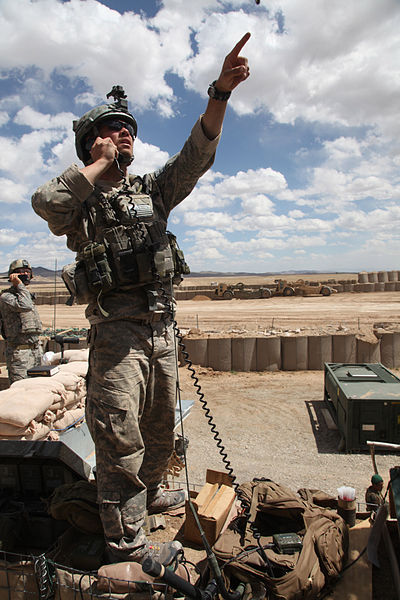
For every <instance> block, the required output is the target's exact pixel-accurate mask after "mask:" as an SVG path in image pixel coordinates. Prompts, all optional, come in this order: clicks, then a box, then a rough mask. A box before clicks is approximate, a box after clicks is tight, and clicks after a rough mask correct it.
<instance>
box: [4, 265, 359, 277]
mask: <svg viewBox="0 0 400 600" xmlns="http://www.w3.org/2000/svg"><path fill="white" fill-rule="evenodd" d="M33 272H34V275H35V277H37V278H39V277H40V278H43V279H54V270H52V269H46V268H45V267H33ZM61 272H62V271H61V269H59V270H57V276H59V277H61ZM318 273H321V271H312V270H304V271H266V272H264V273H250V272H247V271H194V272H192V273H190V274H189V275H185V279H190V277H214V278H221V277H251V276H255V277H272V276H274V275H298V274H302V275H307V274H308V275H316V274H318ZM324 273H325V274H332V275H334V274H336V273H343V271H324ZM349 273H353V271H349ZM6 275H7V271H5V272H4V273H0V276H6Z"/></svg>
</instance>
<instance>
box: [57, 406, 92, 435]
mask: <svg viewBox="0 0 400 600" xmlns="http://www.w3.org/2000/svg"><path fill="white" fill-rule="evenodd" d="M84 416H85V408H84V407H81V408H75V409H72V410H68V411H66V412H65V413H64V414H63V415H62V416H61V418H59V419H57V420H56V421H54V423H53V427H52V429H53V430H55V431H62V430H64V429H67V427H70V426H72V425H74V424H76V423H79V422H80V421H82V419H83V418H84Z"/></svg>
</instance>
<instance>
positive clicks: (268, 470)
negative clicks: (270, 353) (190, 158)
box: [32, 274, 400, 503]
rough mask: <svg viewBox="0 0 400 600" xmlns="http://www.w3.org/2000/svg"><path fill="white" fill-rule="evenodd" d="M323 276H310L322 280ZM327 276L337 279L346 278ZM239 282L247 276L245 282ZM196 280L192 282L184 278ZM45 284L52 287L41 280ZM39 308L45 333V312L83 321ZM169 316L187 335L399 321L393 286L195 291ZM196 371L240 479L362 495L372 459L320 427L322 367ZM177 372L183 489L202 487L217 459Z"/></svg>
mask: <svg viewBox="0 0 400 600" xmlns="http://www.w3.org/2000/svg"><path fill="white" fill-rule="evenodd" d="M347 275H348V274H347ZM329 277H331V276H328V275H325V276H323V275H319V276H318V278H319V279H321V280H322V279H324V278H325V279H328V278H329ZM335 277H336V279H345V277H346V275H336V276H335ZM348 277H349V278H352V279H353V278H355V277H356V275H354V274H352V275H348ZM226 279H228V278H226ZM233 279H234V281H236V280H237V279H238V278H237V277H235V278H233ZM242 279H243V278H242ZM247 279H248V280H247V281H246V283H251V282H252V281H253V282H254V280H253V279H252V278H247ZM189 282H190V284H192V278H190V279H188V280H187V281H185V282H184V283H185V285H188V283H189ZM204 283H205V282H204V281H202V280H195V282H193V285H203V284H204ZM42 285H43V284H36V285H35V284H34V283H33V282H32V289H33V291H34V290H35V287H37V289H43V288H42ZM48 285H49V287H51V283H50V282H48ZM59 289H62V288H61V285H60V288H59ZM38 309H39V312H40V316H41V318H42V322H43V325H44V327H47V328H49V329H50V330H52V329H53V328H54V318H55V320H56V328H57V329H63V330H68V329H69V328H85V327H88V322H87V320H86V318H85V316H84V307H83V306H76V305H75V306H72V307H68V306H64V305H62V304H57V305H54V306H51V305H39V306H38ZM176 320H177V323H178V327H179V328H180V330H181V331H182V333H183V334H188V333H189V332H190V331H191V330H192V331H193V330H194V331H195V332H196V335H199V334H200V335H213V334H218V333H222V332H223V333H224V334H229V335H246V334H250V333H252V334H253V335H254V332H259V333H260V334H262V333H263V332H268V331H270V330H274V331H278V332H279V331H282V332H291V333H294V334H296V333H299V332H300V333H303V332H304V333H309V332H315V333H333V332H334V331H337V330H342V331H343V330H348V331H351V332H358V333H360V334H363V335H365V336H367V335H372V331H373V327H374V325H377V324H378V325H385V327H386V328H387V329H393V330H397V329H399V328H400V292H374V293H367V294H362V293H338V294H333V295H332V296H328V297H322V296H315V297H314V296H312V297H296V296H294V297H286V298H282V297H275V298H269V299H261V300H258V299H257V300H253V299H252V300H239V299H233V300H226V301H222V300H221V301H214V300H210V299H208V298H205V297H204V296H198V297H197V299H196V298H195V299H193V300H184V301H179V302H178V303H177V308H176ZM116 343H117V340H116ZM196 371H197V374H198V378H199V384H200V386H201V389H202V391H203V392H204V394H205V400H206V402H207V405H208V407H209V408H210V410H211V413H212V415H213V416H214V418H215V424H216V427H217V430H218V431H219V432H220V434H221V438H222V441H223V444H224V445H225V447H226V450H227V454H228V457H229V460H230V461H231V466H232V469H233V472H234V474H235V476H236V477H237V481H238V482H239V483H241V482H243V481H245V480H248V479H251V478H252V477H256V476H258V477H268V478H271V479H274V480H275V481H277V482H278V483H282V484H285V485H288V486H289V487H291V488H292V489H294V490H297V489H298V488H300V487H311V488H319V489H322V490H324V491H326V492H328V493H330V494H333V495H336V490H337V487H339V486H341V485H351V486H353V487H355V488H356V493H357V499H358V500H359V501H360V502H361V503H362V502H363V501H364V491H365V488H366V487H367V486H368V484H369V479H370V477H371V474H372V464H371V459H370V457H369V456H368V454H367V453H364V454H343V453H341V452H339V451H338V447H339V443H340V436H339V434H338V432H337V431H335V430H330V429H328V426H327V424H326V423H325V420H324V418H323V413H322V412H321V411H322V408H323V407H324V403H323V385H324V381H323V372H322V371H304V372H302V371H291V372H287V371H281V372H276V373H271V372H262V373H258V372H250V373H234V372H230V373H223V372H218V371H213V370H212V369H208V368H204V367H198V368H196ZM394 372H395V374H397V375H400V372H396V371H394ZM179 376H180V388H181V397H182V399H187V400H193V401H194V406H193V408H192V410H191V413H190V415H189V417H188V418H187V419H186V420H185V422H184V433H185V435H186V436H187V437H188V438H189V440H190V443H189V448H188V465H189V477H190V479H191V485H192V486H195V485H201V484H202V483H203V482H204V480H205V473H206V469H207V468H213V469H219V470H223V468H224V465H223V463H222V461H221V456H220V454H219V452H218V449H217V447H216V442H215V440H214V439H213V434H212V433H211V431H210V427H209V425H208V424H207V420H206V419H205V417H204V410H203V409H202V406H201V403H200V402H199V401H198V396H197V394H196V391H195V388H194V387H193V381H192V378H191V377H190V374H189V372H188V370H187V369H186V368H184V367H180V368H179ZM398 463H399V459H398V457H397V456H395V455H393V454H388V455H386V454H380V455H379V456H378V467H379V470H380V472H381V474H382V476H383V477H384V478H386V479H387V477H388V471H389V468H390V467H392V466H394V465H395V464H398Z"/></svg>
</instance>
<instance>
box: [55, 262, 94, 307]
mask: <svg viewBox="0 0 400 600" xmlns="http://www.w3.org/2000/svg"><path fill="white" fill-rule="evenodd" d="M61 277H62V280H63V281H64V283H65V287H66V288H67V290H68V291H69V293H70V294H71V298H70V299H69V300H67V304H68V305H69V306H71V305H72V304H73V303H74V302H76V304H88V303H89V302H90V301H92V300H93V299H94V294H93V293H92V292H91V291H90V290H89V286H88V281H87V275H86V269H85V265H84V263H83V261H75V262H73V263H70V264H69V265H65V266H64V267H63V269H62V274H61Z"/></svg>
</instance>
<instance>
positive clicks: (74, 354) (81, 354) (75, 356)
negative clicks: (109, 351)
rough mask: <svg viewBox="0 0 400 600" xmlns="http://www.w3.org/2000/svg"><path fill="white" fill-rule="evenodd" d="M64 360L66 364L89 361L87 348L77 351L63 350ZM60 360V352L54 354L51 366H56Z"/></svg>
mask: <svg viewBox="0 0 400 600" xmlns="http://www.w3.org/2000/svg"><path fill="white" fill-rule="evenodd" d="M63 358H64V360H66V361H68V362H74V361H77V360H79V361H81V360H86V361H87V360H89V348H80V349H79V350H64V357H63ZM60 360H61V352H55V353H54V355H53V356H52V357H51V364H52V365H58V364H60Z"/></svg>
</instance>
